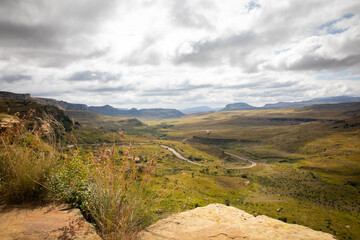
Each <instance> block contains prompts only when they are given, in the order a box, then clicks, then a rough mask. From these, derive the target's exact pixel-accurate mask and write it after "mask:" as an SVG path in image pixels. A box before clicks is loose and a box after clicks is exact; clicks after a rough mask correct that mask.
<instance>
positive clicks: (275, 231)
mask: <svg viewBox="0 0 360 240" xmlns="http://www.w3.org/2000/svg"><path fill="white" fill-rule="evenodd" d="M139 238H140V239H143V240H145V239H146V240H157V239H159V240H160V239H161V240H164V239H173V240H175V239H182V240H187V239H191V240H195V239H196V240H198V239H247V240H267V239H268V240H270V239H271V240H274V239H276V240H290V239H291V240H300V239H302V240H310V239H311V240H314V239H317V240H334V239H335V237H333V236H332V235H330V234H328V233H324V232H320V231H315V230H312V229H310V228H307V227H304V226H300V225H296V224H287V223H284V222H282V221H279V220H276V219H273V218H269V217H267V216H263V215H261V216H257V217H254V216H252V215H250V214H248V213H246V212H244V211H242V210H240V209H237V208H234V207H227V206H225V205H222V204H211V205H208V206H206V207H201V208H196V209H193V210H191V211H187V212H182V213H179V214H176V215H173V216H171V217H168V218H165V219H162V220H160V221H158V222H156V223H155V224H153V225H152V226H150V227H148V228H147V229H145V230H144V231H142V232H141V233H140V234H139Z"/></svg>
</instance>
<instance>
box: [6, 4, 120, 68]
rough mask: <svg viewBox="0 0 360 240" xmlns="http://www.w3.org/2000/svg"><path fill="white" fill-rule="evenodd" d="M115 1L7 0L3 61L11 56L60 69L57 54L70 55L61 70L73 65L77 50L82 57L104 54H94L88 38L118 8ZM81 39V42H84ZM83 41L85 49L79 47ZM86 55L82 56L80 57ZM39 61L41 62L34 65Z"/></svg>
mask: <svg viewBox="0 0 360 240" xmlns="http://www.w3.org/2000/svg"><path fill="white" fill-rule="evenodd" d="M115 3H117V2H116V1H115V0H105V1H96V0H91V1H70V0H63V1H51V2H49V1H46V0H38V1H20V0H11V1H9V0H3V1H2V2H1V9H0V36H1V38H0V48H2V51H1V52H0V58H4V57H5V56H7V55H11V56H12V57H13V58H16V59H20V60H21V61H26V60H29V61H31V62H32V64H39V65H40V66H47V65H49V66H51V67H54V66H56V55H62V56H68V59H67V60H65V58H63V59H62V60H60V61H59V65H60V66H59V67H62V66H64V65H67V64H69V63H71V62H72V61H71V59H72V56H73V55H74V50H73V48H74V47H76V48H77V49H79V51H78V52H79V53H78V54H75V55H77V57H78V58H73V61H76V60H77V59H79V58H92V57H97V56H98V55H103V54H104V51H105V50H104V49H101V50H100V51H94V50H93V49H91V48H92V43H91V41H88V39H89V38H88V37H89V36H91V34H93V33H95V32H96V31H97V29H98V27H99V26H100V25H101V23H102V21H103V18H104V17H105V16H107V15H109V14H111V12H112V11H113V9H114V4H115ZM80 39H81V40H80ZM79 40H80V42H82V45H81V46H76V45H75V44H79ZM80 52H82V54H80ZM33 56H35V58H37V57H38V58H41V59H42V60H41V61H35V62H33V61H32V59H33Z"/></svg>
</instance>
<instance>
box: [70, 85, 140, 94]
mask: <svg viewBox="0 0 360 240" xmlns="http://www.w3.org/2000/svg"><path fill="white" fill-rule="evenodd" d="M76 90H78V91H82V92H94V93H117V92H127V91H131V90H135V89H134V87H132V86H118V87H98V88H77V89H76Z"/></svg>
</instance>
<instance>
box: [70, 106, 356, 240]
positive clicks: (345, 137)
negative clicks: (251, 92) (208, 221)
mask: <svg viewBox="0 0 360 240" xmlns="http://www.w3.org/2000/svg"><path fill="white" fill-rule="evenodd" d="M359 116H360V104H359V103H342V104H328V105H314V106H307V107H303V108H290V109H274V110H241V111H230V112H229V111H228V112H226V111H222V112H213V113H200V114H192V115H187V116H184V117H182V118H175V119H174V118H172V119H160V120H151V119H150V120H146V119H143V120H142V121H141V122H142V123H143V124H141V125H136V126H134V125H129V124H127V125H126V124H124V125H123V127H121V129H123V133H124V134H125V135H126V137H125V139H128V141H129V142H132V143H133V145H132V146H133V148H134V152H135V154H136V155H137V156H138V157H139V158H141V159H149V158H150V157H151V156H152V155H153V154H156V155H157V157H156V160H157V170H156V177H155V179H154V183H153V184H152V189H153V191H155V192H156V191H158V192H161V191H163V190H164V189H168V190H171V189H175V188H179V189H178V190H176V191H174V192H172V193H171V194H170V195H169V196H168V197H167V198H165V199H163V200H162V201H161V204H160V206H159V208H158V209H157V210H156V211H157V212H158V213H157V214H158V215H160V216H162V215H167V214H170V213H171V212H174V211H180V210H184V209H192V208H194V207H197V206H206V205H207V204H210V203H216V202H220V203H224V204H229V205H232V206H236V207H238V208H240V209H243V210H245V211H247V212H249V213H252V214H255V215H259V214H265V215H268V216H271V217H273V218H277V219H281V220H283V221H286V222H288V223H298V224H302V225H305V226H309V227H311V228H313V229H316V230H321V231H325V232H329V233H331V234H333V235H335V236H336V237H338V238H339V239H356V238H357V236H358V235H360V232H359V229H360V209H359V206H360V191H359V189H360V178H359V175H360V158H359V149H360V139H359V136H360V135H359V133H360V124H359V123H360V119H359ZM72 118H73V120H76V121H77V120H79V122H80V124H81V120H80V118H79V117H78V116H76V115H72ZM109 119H111V118H108V117H104V118H103V120H102V122H101V123H100V122H98V123H97V124H98V126H102V128H104V129H106V128H108V129H110V128H111V126H112V124H113V123H112V122H111V121H110V120H109ZM112 119H113V120H115V119H116V118H112ZM108 121H109V122H108ZM107 122H108V124H106V123H107ZM102 124H103V125H102ZM104 124H105V125H104ZM93 126H95V125H93ZM80 129H81V127H80ZM239 157H241V158H244V159H249V160H251V161H252V162H251V163H252V164H251V165H249V162H246V161H244V160H243V159H239ZM249 166H251V168H250V167H249Z"/></svg>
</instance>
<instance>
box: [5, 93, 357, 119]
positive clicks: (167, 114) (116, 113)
mask: <svg viewBox="0 0 360 240" xmlns="http://www.w3.org/2000/svg"><path fill="white" fill-rule="evenodd" d="M0 97H2V98H10V99H15V100H23V101H30V102H36V103H41V104H47V105H51V106H55V107H58V108H60V109H63V110H78V111H90V112H94V113H99V114H102V115H107V116H113V117H137V118H179V117H182V116H184V115H185V114H184V113H186V114H193V113H201V112H210V111H218V110H220V109H219V108H211V107H208V106H200V107H192V108H186V109H183V110H182V112H181V111H179V110H176V109H164V108H150V109H136V108H132V109H120V108H114V107H112V106H110V105H105V106H97V107H95V106H87V105H86V104H74V103H68V102H65V101H58V100H55V99H51V98H37V97H32V96H30V94H19V93H12V92H4V91H0ZM346 102H360V97H349V96H337V97H327V98H314V99H311V100H308V101H301V102H278V103H272V104H265V105H264V106H263V107H255V106H251V105H249V104H247V103H243V102H239V103H232V104H227V105H226V106H225V108H223V109H221V110H220V111H237V110H254V109H280V108H295V107H305V106H311V105H317V104H333V103H346ZM183 112H184V113H183Z"/></svg>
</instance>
